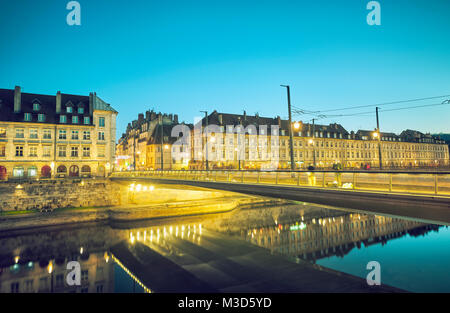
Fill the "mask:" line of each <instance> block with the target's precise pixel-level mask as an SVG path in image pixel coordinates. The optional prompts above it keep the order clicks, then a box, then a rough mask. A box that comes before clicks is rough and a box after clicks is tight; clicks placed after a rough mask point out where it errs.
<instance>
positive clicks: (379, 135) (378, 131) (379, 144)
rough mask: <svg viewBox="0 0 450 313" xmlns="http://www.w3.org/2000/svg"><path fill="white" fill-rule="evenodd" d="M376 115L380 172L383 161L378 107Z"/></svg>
mask: <svg viewBox="0 0 450 313" xmlns="http://www.w3.org/2000/svg"><path fill="white" fill-rule="evenodd" d="M375 112H376V115H377V134H378V136H377V137H378V157H379V160H380V170H382V169H383V160H382V155H381V133H380V122H379V119H378V107H376V110H375Z"/></svg>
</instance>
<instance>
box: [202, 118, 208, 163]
mask: <svg viewBox="0 0 450 313" xmlns="http://www.w3.org/2000/svg"><path fill="white" fill-rule="evenodd" d="M200 112H202V113H205V128H206V129H207V128H208V111H200ZM205 160H206V162H205V164H206V170H207V171H208V170H209V165H208V134H207V133H205Z"/></svg>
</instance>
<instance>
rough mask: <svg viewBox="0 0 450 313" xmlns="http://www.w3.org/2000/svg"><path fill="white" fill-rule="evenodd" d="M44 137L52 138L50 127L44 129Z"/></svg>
mask: <svg viewBox="0 0 450 313" xmlns="http://www.w3.org/2000/svg"><path fill="white" fill-rule="evenodd" d="M43 138H44V139H52V131H51V130H50V129H44V134H43Z"/></svg>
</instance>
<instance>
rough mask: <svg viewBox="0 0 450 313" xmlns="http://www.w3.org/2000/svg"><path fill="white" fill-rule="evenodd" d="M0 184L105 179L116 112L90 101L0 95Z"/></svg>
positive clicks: (69, 97) (112, 149)
mask: <svg viewBox="0 0 450 313" xmlns="http://www.w3.org/2000/svg"><path fill="white" fill-rule="evenodd" d="M0 112H1V116H0V178H1V179H5V178H9V179H11V178H50V177H88V176H106V175H107V174H108V173H109V172H110V171H111V170H112V167H113V166H112V165H113V162H114V157H115V140H116V136H115V134H116V117H117V114H118V113H117V111H116V110H114V109H113V108H112V107H111V106H110V105H109V104H107V103H106V102H104V101H103V100H101V99H100V98H99V97H98V96H97V95H96V93H90V95H89V96H78V95H70V94H62V93H60V92H58V93H57V94H56V96H51V95H41V94H30V93H23V92H21V88H20V87H16V88H15V89H14V90H9V89H0Z"/></svg>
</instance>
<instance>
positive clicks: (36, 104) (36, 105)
mask: <svg viewBox="0 0 450 313" xmlns="http://www.w3.org/2000/svg"><path fill="white" fill-rule="evenodd" d="M39 109H40V105H39V103H37V102H34V103H33V111H39Z"/></svg>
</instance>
